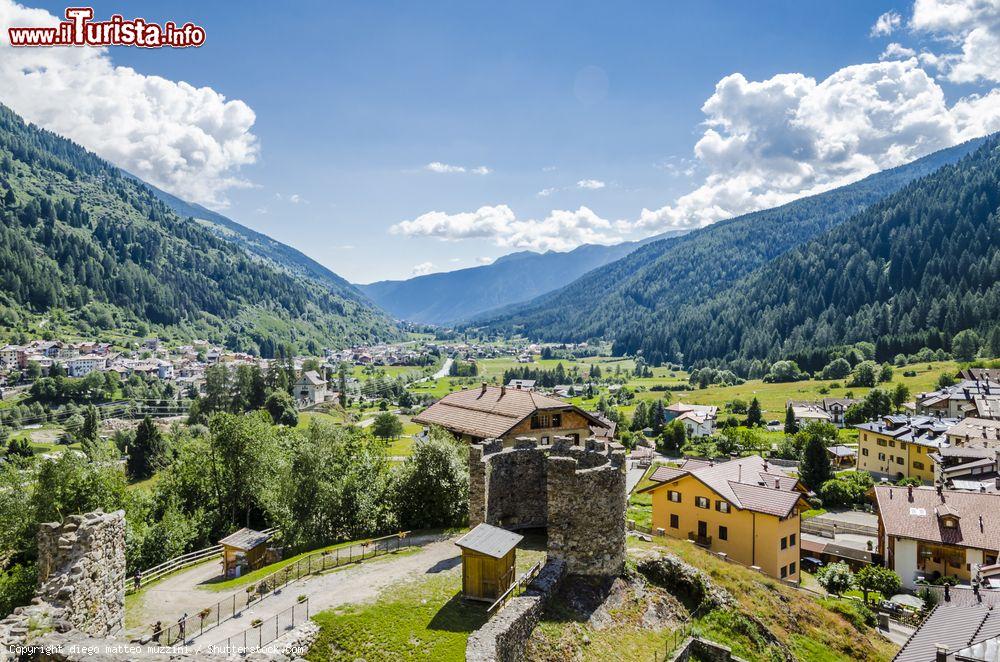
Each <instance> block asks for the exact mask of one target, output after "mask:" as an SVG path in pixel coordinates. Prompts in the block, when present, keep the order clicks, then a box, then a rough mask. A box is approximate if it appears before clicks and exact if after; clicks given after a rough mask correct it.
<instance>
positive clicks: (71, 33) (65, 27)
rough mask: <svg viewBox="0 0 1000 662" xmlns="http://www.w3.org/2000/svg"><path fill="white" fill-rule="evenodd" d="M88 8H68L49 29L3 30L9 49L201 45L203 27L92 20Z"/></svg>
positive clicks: (119, 18)
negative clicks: (16, 47)
mask: <svg viewBox="0 0 1000 662" xmlns="http://www.w3.org/2000/svg"><path fill="white" fill-rule="evenodd" d="M93 18H94V10H93V8H91V7H68V8H67V9H66V20H65V21H60V22H59V25H57V26H55V27H50V28H30V27H21V28H7V35H8V36H9V37H10V45H11V46H139V47H140V48H189V47H192V46H194V47H197V46H201V45H202V44H204V43H205V28H203V27H201V26H198V25H195V24H194V23H185V24H184V25H182V26H180V27H178V26H177V24H176V23H174V22H173V21H168V22H166V23H164V24H163V25H159V24H157V23H150V22H148V21H146V20H145V19H142V18H134V19H132V20H130V21H127V20H125V19H124V18H122V17H121V16H120V15H118V14H115V15H113V16H112V17H111V18H110V19H109V20H107V21H94V20H92V19H93Z"/></svg>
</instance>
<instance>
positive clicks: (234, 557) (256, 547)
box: [219, 528, 271, 577]
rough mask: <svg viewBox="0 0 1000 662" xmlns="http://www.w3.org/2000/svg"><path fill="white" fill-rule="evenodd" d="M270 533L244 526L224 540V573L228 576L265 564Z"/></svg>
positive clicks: (237, 575)
mask: <svg viewBox="0 0 1000 662" xmlns="http://www.w3.org/2000/svg"><path fill="white" fill-rule="evenodd" d="M270 539H271V534H270V533H264V532H263V531H254V530H253V529H247V528H243V529H240V530H239V531H237V532H236V533H232V534H230V535H228V536H226V537H225V538H223V539H222V540H220V541H219V544H220V545H222V573H223V574H224V575H225V576H226V577H239V576H240V575H242V574H244V573H247V572H250V571H251V570H256V569H257V568H260V567H261V566H263V565H264V559H265V557H266V556H267V543H268V541H269V540H270Z"/></svg>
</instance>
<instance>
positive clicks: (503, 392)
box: [500, 386, 507, 398]
mask: <svg viewBox="0 0 1000 662" xmlns="http://www.w3.org/2000/svg"><path fill="white" fill-rule="evenodd" d="M505 395H507V387H506V386H501V387H500V397H501V398H502V397H503V396H505Z"/></svg>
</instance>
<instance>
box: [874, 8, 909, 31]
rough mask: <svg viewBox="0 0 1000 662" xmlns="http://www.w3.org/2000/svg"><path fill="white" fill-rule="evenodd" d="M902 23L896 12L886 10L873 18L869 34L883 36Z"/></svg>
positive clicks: (901, 18)
mask: <svg viewBox="0 0 1000 662" xmlns="http://www.w3.org/2000/svg"><path fill="white" fill-rule="evenodd" d="M902 23H903V17H902V16H900V15H899V13H898V12H894V11H887V12H886V13H884V14H882V15H881V16H879V17H878V18H877V19H876V20H875V25H873V26H872V30H871V36H873V37H885V36H888V35H890V34H892V33H893V31H894V30H895V29H896V28H898V27H899V26H900V25H901V24H902Z"/></svg>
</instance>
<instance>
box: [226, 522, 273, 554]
mask: <svg viewBox="0 0 1000 662" xmlns="http://www.w3.org/2000/svg"><path fill="white" fill-rule="evenodd" d="M270 539H271V534H270V533H264V532H263V531H254V530H253V529H248V528H246V527H244V528H242V529H240V530H239V531H237V532H236V533H230V534H229V535H228V536H226V537H225V538H223V539H222V540H220V541H219V544H220V545H225V546H226V547H233V548H235V549H241V550H244V551H246V550H248V549H253V548H254V547H257V546H258V545H263V544H264V543H266V542H267V541H268V540H270Z"/></svg>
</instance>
